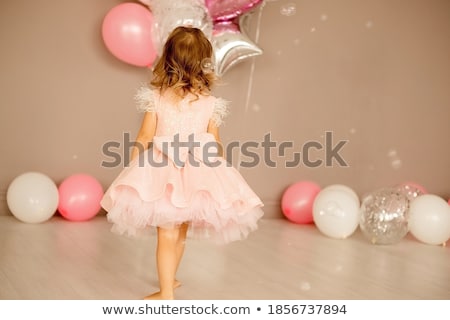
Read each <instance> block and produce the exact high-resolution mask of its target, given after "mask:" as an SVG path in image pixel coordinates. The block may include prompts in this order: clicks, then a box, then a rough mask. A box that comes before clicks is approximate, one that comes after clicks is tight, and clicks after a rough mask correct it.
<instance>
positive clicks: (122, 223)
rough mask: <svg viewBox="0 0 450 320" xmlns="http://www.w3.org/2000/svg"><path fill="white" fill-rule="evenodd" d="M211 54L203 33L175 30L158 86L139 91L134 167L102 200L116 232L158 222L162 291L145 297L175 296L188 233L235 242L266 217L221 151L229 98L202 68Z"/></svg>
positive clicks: (157, 69)
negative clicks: (216, 88)
mask: <svg viewBox="0 0 450 320" xmlns="http://www.w3.org/2000/svg"><path fill="white" fill-rule="evenodd" d="M212 54H213V49H212V46H211V43H210V42H209V41H208V39H207V38H206V37H205V35H204V34H203V33H202V31H201V30H199V29H196V28H189V27H177V28H176V29H175V30H173V31H172V33H171V34H170V35H169V37H168V39H167V41H166V43H165V46H164V50H163V53H162V55H161V58H160V59H159V61H158V63H157V64H156V65H155V67H154V71H153V75H154V77H153V80H152V81H151V85H152V86H153V87H154V88H149V87H147V86H146V87H143V88H140V89H139V91H138V93H137V95H136V100H137V102H138V109H140V110H141V111H144V112H145V114H144V118H143V121H142V125H141V128H140V130H139V133H138V136H137V139H136V144H135V146H134V147H133V151H132V154H131V162H130V165H129V166H128V167H126V168H125V169H124V170H123V171H122V172H121V173H120V175H119V176H118V177H117V178H116V179H115V180H114V181H113V183H112V184H111V186H110V187H109V189H108V190H107V191H106V193H105V195H104V197H103V199H102V206H103V208H104V209H105V210H106V211H108V215H107V217H108V220H109V221H110V222H112V223H113V229H112V230H113V231H114V232H118V233H120V234H127V235H130V236H136V235H138V234H140V233H142V232H148V229H149V228H151V227H157V235H158V236H157V239H158V242H157V250H156V260H157V269H158V277H159V285H160V291H159V292H156V293H154V294H152V295H149V296H147V297H145V299H174V288H176V287H177V286H179V285H180V284H179V282H178V281H177V280H175V274H176V272H177V269H178V265H179V263H180V260H181V257H182V255H183V252H184V244H185V239H186V236H187V234H188V236H192V237H194V238H203V239H205V238H206V239H212V240H215V241H216V242H219V243H228V242H231V241H234V240H240V239H243V238H245V237H246V236H247V235H248V233H249V232H250V231H253V230H256V229H257V221H258V219H260V218H261V217H262V215H263V212H262V210H261V207H262V206H263V204H262V202H261V200H260V199H259V198H258V197H257V196H256V194H255V193H254V192H253V191H252V190H251V189H250V187H249V186H248V185H247V183H246V182H245V180H244V179H243V178H242V176H241V175H240V174H239V172H238V171H237V170H236V169H234V168H233V167H232V166H231V165H228V164H227V162H226V161H225V159H224V158H223V157H221V156H220V155H219V153H217V152H216V153H215V154H214V150H216V151H217V150H220V148H219V146H220V139H219V130H218V127H219V126H220V124H221V123H222V119H223V117H224V116H225V114H226V108H227V102H226V101H225V100H223V99H221V98H216V97H214V96H212V95H211V94H210V89H211V86H212V84H213V82H214V80H215V77H214V74H213V73H212V72H208V71H205V70H202V62H204V61H205V59H211V57H212ZM206 61H208V60H206Z"/></svg>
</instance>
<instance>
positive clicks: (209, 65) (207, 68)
mask: <svg viewBox="0 0 450 320" xmlns="http://www.w3.org/2000/svg"><path fill="white" fill-rule="evenodd" d="M201 67H202V71H203V72H204V73H211V72H214V62H213V61H212V59H210V58H205V59H203V60H202V66H201Z"/></svg>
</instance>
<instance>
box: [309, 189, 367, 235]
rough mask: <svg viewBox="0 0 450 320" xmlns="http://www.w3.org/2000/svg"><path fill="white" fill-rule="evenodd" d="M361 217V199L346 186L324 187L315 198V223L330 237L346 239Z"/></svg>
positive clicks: (354, 229)
mask: <svg viewBox="0 0 450 320" xmlns="http://www.w3.org/2000/svg"><path fill="white" fill-rule="evenodd" d="M359 218H360V213H359V199H358V198H357V197H356V198H355V195H354V194H352V193H351V192H349V190H347V189H345V188H339V187H337V188H328V187H327V188H324V189H322V190H321V191H320V192H319V193H318V194H317V196H316V198H315V199H314V204H313V219H314V223H315V224H316V226H317V228H318V229H319V230H320V231H321V232H322V233H323V234H325V235H326V236H328V237H330V238H335V239H345V238H347V237H349V236H350V235H352V234H353V233H354V232H355V231H356V229H357V228H358V225H359Z"/></svg>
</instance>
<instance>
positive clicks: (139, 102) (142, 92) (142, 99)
mask: <svg viewBox="0 0 450 320" xmlns="http://www.w3.org/2000/svg"><path fill="white" fill-rule="evenodd" d="M134 100H135V101H136V108H137V110H138V112H155V111H156V104H155V92H154V91H153V90H152V89H150V88H149V87H148V86H142V87H140V88H139V89H138V90H137V92H136V95H135V96H134Z"/></svg>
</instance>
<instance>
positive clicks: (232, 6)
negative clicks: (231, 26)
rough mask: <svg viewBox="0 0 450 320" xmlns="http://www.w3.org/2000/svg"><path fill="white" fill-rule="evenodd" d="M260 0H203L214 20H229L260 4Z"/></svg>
mask: <svg viewBox="0 0 450 320" xmlns="http://www.w3.org/2000/svg"><path fill="white" fill-rule="evenodd" d="M261 2H262V0H205V4H206V7H207V8H208V11H209V14H210V15H211V17H212V19H213V21H214V22H216V21H229V20H232V19H234V18H236V17H238V16H240V15H242V14H244V13H246V12H248V11H250V10H251V9H253V8H254V7H255V6H257V5H258V4H260V3H261Z"/></svg>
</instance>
